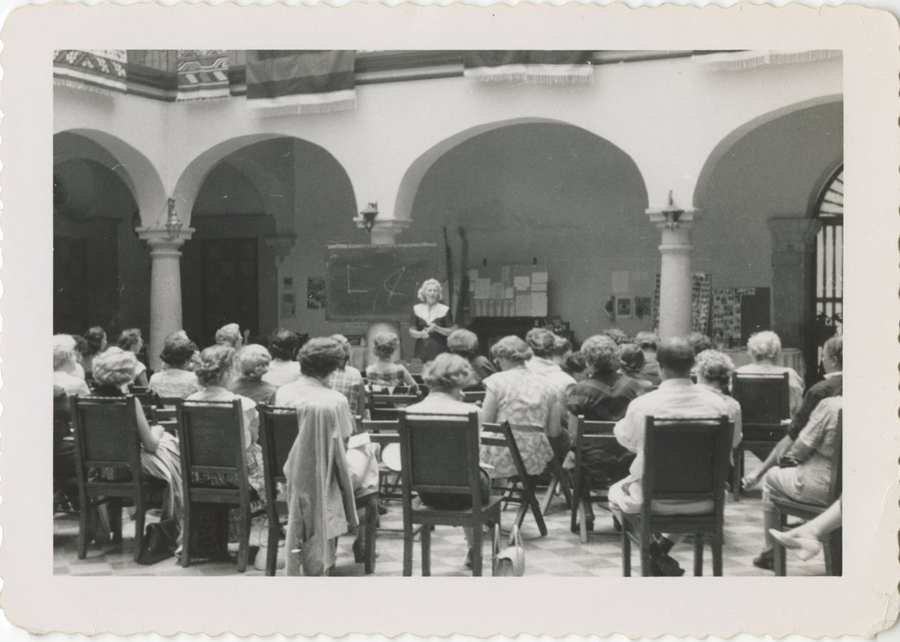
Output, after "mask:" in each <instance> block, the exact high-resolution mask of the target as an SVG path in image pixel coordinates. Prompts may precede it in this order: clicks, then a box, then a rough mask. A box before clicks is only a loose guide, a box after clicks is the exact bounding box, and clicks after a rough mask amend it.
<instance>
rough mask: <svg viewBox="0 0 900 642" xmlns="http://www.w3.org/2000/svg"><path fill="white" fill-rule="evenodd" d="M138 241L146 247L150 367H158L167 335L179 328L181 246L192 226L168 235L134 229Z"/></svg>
mask: <svg viewBox="0 0 900 642" xmlns="http://www.w3.org/2000/svg"><path fill="white" fill-rule="evenodd" d="M137 232H138V234H139V235H140V238H141V240H143V241H146V242H147V245H149V246H150V259H151V261H152V264H151V268H150V345H149V347H148V349H147V350H148V352H147V356H148V358H149V360H150V367H151V368H153V369H154V370H159V369H160V367H161V365H162V362H161V361H160V358H159V353H160V352H161V351H162V348H163V342H164V341H165V338H166V336H167V335H169V334H171V333H172V332H175V331H176V330H181V329H183V323H182V316H181V262H180V260H179V259H180V258H181V250H180V248H181V246H182V245H184V242H185V241H187V240H189V239H190V238H191V235H192V234H193V233H194V230H193V228H190V227H187V228H183V229H182V230H181V233H180V234H179V236H178V238H176V239H171V238H169V234H168V232H166V230H165V229H159V228H138V229H137Z"/></svg>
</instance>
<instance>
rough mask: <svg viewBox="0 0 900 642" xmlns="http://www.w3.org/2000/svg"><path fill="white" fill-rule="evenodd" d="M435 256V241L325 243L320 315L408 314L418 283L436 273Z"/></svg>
mask: <svg viewBox="0 0 900 642" xmlns="http://www.w3.org/2000/svg"><path fill="white" fill-rule="evenodd" d="M438 256H439V252H438V247H437V245H436V244H435V243H411V244H405V245H326V246H325V290H326V298H325V318H326V319H328V320H329V321H352V320H358V319H359V320H365V319H406V318H409V316H410V315H411V314H412V309H413V306H414V305H415V304H416V303H418V302H419V300H418V299H417V298H416V293H417V292H418V291H419V287H420V286H421V285H422V283H423V282H425V281H426V280H428V279H433V278H437V269H438Z"/></svg>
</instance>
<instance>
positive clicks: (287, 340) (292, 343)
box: [269, 330, 300, 361]
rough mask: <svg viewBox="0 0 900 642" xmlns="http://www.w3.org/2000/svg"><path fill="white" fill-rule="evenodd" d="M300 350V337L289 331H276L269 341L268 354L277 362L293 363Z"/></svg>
mask: <svg viewBox="0 0 900 642" xmlns="http://www.w3.org/2000/svg"><path fill="white" fill-rule="evenodd" d="M299 349H300V337H298V336H297V333H296V332H291V331H290V330H276V331H275V333H274V334H272V336H271V338H270V339H269V354H271V355H272V358H273V359H278V360H279V361H293V360H294V358H295V357H296V356H297V350H299Z"/></svg>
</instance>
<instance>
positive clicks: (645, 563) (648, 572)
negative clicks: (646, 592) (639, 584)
mask: <svg viewBox="0 0 900 642" xmlns="http://www.w3.org/2000/svg"><path fill="white" fill-rule="evenodd" d="M639 546H640V547H641V575H642V576H643V577H650V576H652V575H653V560H652V559H651V558H650V545H649V542H645V541H644V539H643V538H641V541H640V542H639Z"/></svg>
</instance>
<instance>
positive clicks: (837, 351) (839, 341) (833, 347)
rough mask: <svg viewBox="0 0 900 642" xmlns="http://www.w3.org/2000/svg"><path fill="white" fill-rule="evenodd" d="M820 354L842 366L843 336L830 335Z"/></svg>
mask: <svg viewBox="0 0 900 642" xmlns="http://www.w3.org/2000/svg"><path fill="white" fill-rule="evenodd" d="M822 356H823V357H831V358H832V359H834V360H835V361H836V362H837V365H838V366H840V367H843V366H844V337H842V336H840V335H838V336H836V337H831V338H830V339H829V340H828V341H826V342H825V345H824V346H822Z"/></svg>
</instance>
